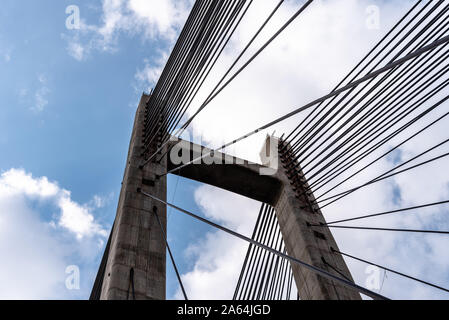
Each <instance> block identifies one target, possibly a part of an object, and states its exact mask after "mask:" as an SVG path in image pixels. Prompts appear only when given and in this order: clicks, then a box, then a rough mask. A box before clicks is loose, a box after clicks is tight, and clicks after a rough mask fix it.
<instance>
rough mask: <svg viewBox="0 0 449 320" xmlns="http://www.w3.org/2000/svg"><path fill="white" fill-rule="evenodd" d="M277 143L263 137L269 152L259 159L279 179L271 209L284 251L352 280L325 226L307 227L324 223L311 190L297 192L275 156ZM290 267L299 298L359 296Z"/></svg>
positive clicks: (296, 188) (271, 138)
mask: <svg viewBox="0 0 449 320" xmlns="http://www.w3.org/2000/svg"><path fill="white" fill-rule="evenodd" d="M278 143H279V140H277V139H276V138H273V137H270V138H268V139H267V142H266V144H265V146H264V149H263V152H268V153H270V156H269V157H267V156H262V161H263V162H264V163H263V164H264V165H267V166H269V167H272V168H274V169H277V170H276V174H275V175H276V177H277V179H279V181H280V182H281V189H280V192H279V196H278V199H277V201H276V204H275V209H276V215H277V218H278V221H279V225H280V228H281V232H282V235H283V238H284V241H285V245H286V248H287V251H288V254H290V255H292V256H293V257H295V258H297V259H299V260H301V261H304V262H306V263H308V264H310V265H313V266H315V267H318V268H320V269H322V270H326V271H328V272H329V273H332V274H334V275H336V276H338V277H344V278H346V280H350V281H353V279H352V276H351V273H350V272H349V269H348V267H347V266H346V263H345V261H344V259H343V257H342V256H341V255H339V254H335V253H334V252H333V251H332V248H334V249H336V250H338V246H337V243H336V242H335V239H334V237H333V236H332V233H331V232H330V230H329V228H319V230H316V228H312V227H310V225H313V224H320V223H325V219H324V217H323V214H322V213H321V211H320V210H319V209H318V208H317V207H314V206H311V203H314V202H315V201H314V198H313V195H312V194H306V193H304V194H303V196H304V197H301V196H299V193H301V192H302V191H301V190H298V186H297V185H295V183H294V182H293V181H292V177H291V176H290V177H289V176H288V175H287V170H286V168H285V166H283V164H282V161H281V159H280V158H279V157H278ZM263 152H262V154H263ZM301 174H302V172H300V175H301ZM301 183H302V186H303V187H304V188H305V189H307V182H306V181H305V180H303V181H301ZM329 265H331V266H332V268H331V267H330V266H329ZM292 268H293V274H294V278H295V282H296V286H297V288H298V292H299V296H300V298H301V299H303V300H360V299H361V297H360V294H359V293H358V292H356V291H354V290H352V289H350V288H347V287H345V286H343V285H341V284H339V283H337V282H335V281H332V280H328V279H327V278H324V277H322V276H320V275H318V274H316V273H315V272H312V271H309V270H307V269H305V268H303V267H300V266H298V265H296V264H292ZM333 268H334V269H335V270H334V269H333ZM336 270H338V272H337V271H336Z"/></svg>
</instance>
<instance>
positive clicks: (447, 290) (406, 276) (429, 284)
mask: <svg viewBox="0 0 449 320" xmlns="http://www.w3.org/2000/svg"><path fill="white" fill-rule="evenodd" d="M332 251H333V252H335V253H339V254H341V255H343V256H346V257H348V258H351V259H353V260H357V261H360V262H363V263H366V264H369V265H372V266H375V267H378V268H380V269H383V270H386V271H389V272H391V273H395V274H397V275H400V276H402V277H405V278H408V279H411V280H414V281H417V282H420V283H422V284H425V285H428V286H430V287H433V288H436V289H439V290H442V291H446V292H449V289H446V288H443V287H441V286H438V285H435V284H433V283H430V282H427V281H424V280H421V279H418V278H415V277H412V276H409V275H407V274H405V273H402V272H399V271H396V270H393V269H390V268H387V267H384V266H381V265H379V264H376V263H372V262H370V261H367V260H364V259H361V258H357V257H355V256H352V255H350V254H347V253H344V252H340V251H338V250H335V249H333V248H332Z"/></svg>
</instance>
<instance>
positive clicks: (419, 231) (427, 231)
mask: <svg viewBox="0 0 449 320" xmlns="http://www.w3.org/2000/svg"><path fill="white" fill-rule="evenodd" d="M311 227H316V228H325V227H326V228H334V229H351V230H367V231H389V232H411V233H430V234H444V235H449V231H440V230H418V229H397V228H375V227H352V226H334V225H330V226H324V225H320V224H312V225H311Z"/></svg>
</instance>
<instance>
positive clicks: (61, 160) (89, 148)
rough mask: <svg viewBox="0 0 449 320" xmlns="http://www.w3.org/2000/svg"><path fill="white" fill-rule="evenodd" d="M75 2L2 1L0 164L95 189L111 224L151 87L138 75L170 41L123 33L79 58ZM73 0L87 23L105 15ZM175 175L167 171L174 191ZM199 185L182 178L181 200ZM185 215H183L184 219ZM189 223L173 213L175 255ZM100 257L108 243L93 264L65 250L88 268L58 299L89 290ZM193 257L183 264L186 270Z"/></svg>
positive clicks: (77, 190) (78, 192) (78, 194)
mask: <svg viewBox="0 0 449 320" xmlns="http://www.w3.org/2000/svg"><path fill="white" fill-rule="evenodd" d="M71 4H74V2H73V1H57V2H55V1H51V0H48V1H39V2H36V1H22V2H20V3H19V2H17V1H4V2H2V10H1V12H0V57H1V58H0V69H1V70H2V71H1V73H0V96H1V97H2V106H1V108H0V150H1V154H2V156H1V157H0V170H1V172H5V171H8V170H10V169H12V168H20V169H23V170H25V171H26V172H27V173H32V174H33V177H43V176H45V177H48V179H49V180H50V181H57V183H58V185H59V186H61V187H63V188H65V189H68V190H70V191H71V192H72V199H73V200H74V201H76V202H77V203H80V204H86V203H89V202H90V201H91V200H92V198H93V196H94V195H98V196H99V197H102V198H104V199H105V200H106V205H105V206H104V207H102V208H101V209H97V210H96V211H95V219H96V221H98V223H100V224H101V225H103V226H105V228H106V229H107V230H108V231H109V228H110V226H111V225H112V222H113V219H114V216H115V209H116V205H117V199H118V195H119V192H120V182H121V179H122V176H123V171H124V165H125V159H126V156H127V154H126V153H127V149H128V144H129V138H130V134H131V129H132V123H133V117H134V112H135V108H136V106H137V101H138V99H139V97H140V94H141V93H142V91H143V90H144V89H147V87H146V86H142V85H140V86H139V84H138V83H137V80H136V79H135V74H136V72H137V71H138V68H139V67H142V64H143V61H144V59H151V58H152V56H153V55H155V50H156V49H158V48H164V45H165V41H148V40H145V41H144V40H143V39H142V37H140V36H139V35H136V36H134V37H129V38H128V37H123V38H122V39H120V46H119V47H118V48H117V50H114V52H113V53H112V52H105V53H102V54H98V55H95V56H90V57H88V58H86V59H85V60H84V61H78V60H76V59H74V58H73V57H72V56H71V55H70V54H69V53H68V51H67V45H68V44H67V39H66V37H70V36H72V34H71V32H72V31H71V30H67V29H66V24H65V22H66V19H67V17H68V15H67V14H66V13H65V10H66V7H67V6H69V5H71ZM76 4H77V5H79V8H80V12H81V18H82V19H83V20H85V21H86V22H87V23H90V22H92V23H96V22H97V21H99V20H100V18H101V15H102V10H101V2H100V1H92V2H89V4H87V2H82V3H80V2H78V3H76ZM175 182H176V179H174V178H173V177H169V188H170V189H169V194H170V190H171V188H172V186H173V185H174V183H175ZM193 188H194V185H193V184H191V183H188V182H186V181H184V183H181V184H180V185H179V187H178V193H177V195H178V196H177V197H176V198H174V199H175V202H176V203H179V201H181V202H182V203H183V205H184V206H187V207H190V209H192V210H194V211H198V207H196V206H195V204H194V201H192V200H190V199H191V197H189V196H188V194H191V193H192V190H193ZM179 191H183V192H179ZM183 195H187V196H185V197H184V196H183ZM183 198H185V201H182V199H183ZM170 199H173V198H172V197H170ZM31 206H32V207H33V208H35V209H36V211H37V212H38V214H39V215H40V219H41V220H42V221H50V220H51V219H52V216H53V215H54V214H55V212H54V211H55V209H54V208H52V205H51V204H48V203H40V204H39V203H38V204H31ZM179 221H181V222H182V223H180V224H178V222H179ZM191 223H192V221H191V220H187V219H184V220H183V218H181V217H180V218H178V217H177V214H176V213H173V214H172V216H171V218H170V224H173V225H174V228H173V229H170V232H171V233H170V236H171V234H172V233H173V234H176V237H175V238H176V241H175V242H174V245H173V251H174V253H175V255H177V256H182V250H183V249H185V248H184V245H183V244H185V243H188V241H183V238H184V237H185V238H187V239H192V238H193V237H195V235H194V233H192V232H190V233H188V232H187V233H186V232H185V231H184V230H182V228H181V227H180V226H183V228H188V226H189V225H190V224H191ZM177 226H179V227H177ZM199 229H200V230H201V229H202V227H201V226H200V228H199ZM192 230H198V228H196V229H193V228H192ZM70 236H72V237H73V235H70V233H69V234H67V235H65V237H70ZM103 240H106V239H103ZM68 241H69V242H72V241H74V240H72V239H69V240H68ZM75 243H76V241H75ZM11 249H13V248H11ZM101 255H102V249H98V250H96V252H95V253H94V254H93V255H92V256H91V257H90V259H91V260H90V261H89V262H88V263H87V262H86V261H83V260H82V259H79V258H78V257H77V256H76V255H74V256H73V257H68V258H67V262H69V261H70V264H75V265H79V266H80V267H81V280H82V286H81V290H80V292H65V291H66V289H65V288H64V287H63V286H61V288H60V290H61V291H60V292H54V295H53V296H52V298H58V297H62V298H64V297H76V298H87V297H88V294H89V293H90V292H89V291H90V289H91V285H92V278H93V276H95V273H96V267H97V266H98V264H99V259H100V258H101ZM179 261H180V262H182V261H184V259H179ZM187 263H188V261H187V262H186V263H180V265H179V267H180V269H181V270H183V268H184V266H187V265H188V264H187ZM169 268H171V267H169ZM170 271H171V269H170V270H169V272H170ZM62 273H64V270H61V274H62ZM169 274H170V275H171V273H169ZM168 283H169V287H168V294H169V296H173V295H174V293H175V292H174V291H175V290H176V285H177V284H176V283H173V281H172V279H171V278H170V276H169V279H168ZM5 289H6V290H7V288H0V291H3V290H5ZM6 297H7V295H6Z"/></svg>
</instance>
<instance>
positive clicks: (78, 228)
mask: <svg viewBox="0 0 449 320" xmlns="http://www.w3.org/2000/svg"><path fill="white" fill-rule="evenodd" d="M0 192H1V194H2V195H3V196H26V197H29V198H31V199H37V200H51V201H54V203H55V204H56V205H57V206H58V208H59V209H60V214H59V216H58V221H57V223H56V224H57V225H59V226H61V227H63V228H65V229H67V230H69V231H70V232H72V233H74V234H75V235H76V236H77V238H78V239H82V238H84V237H93V236H97V235H100V236H104V237H105V236H106V231H105V230H104V229H103V228H102V227H101V226H100V225H99V224H98V223H96V222H95V219H94V216H93V215H92V209H91V208H90V207H89V206H87V205H84V206H83V205H80V204H78V203H76V202H74V201H73V200H72V199H71V194H70V192H69V191H67V190H64V189H61V188H60V187H59V186H58V185H57V184H56V183H54V182H49V181H48V178H47V177H42V178H37V179H36V178H33V176H32V175H31V174H29V173H26V172H25V171H24V170H22V169H11V170H9V171H6V172H4V173H3V174H2V175H1V177H0ZM94 201H95V202H96V204H97V205H98V204H99V203H100V202H101V201H103V200H101V198H99V197H98V196H95V197H94Z"/></svg>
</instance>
